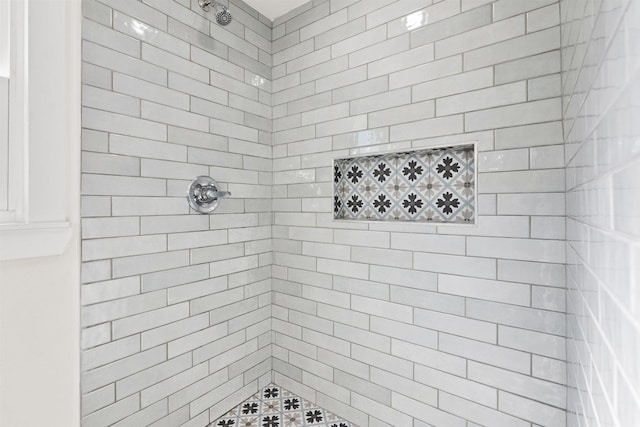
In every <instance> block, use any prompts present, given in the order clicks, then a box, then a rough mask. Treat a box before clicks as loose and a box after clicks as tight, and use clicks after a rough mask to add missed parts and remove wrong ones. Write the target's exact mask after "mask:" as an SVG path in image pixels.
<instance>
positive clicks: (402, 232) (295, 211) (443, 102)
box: [81, 0, 640, 427]
mask: <svg viewBox="0 0 640 427" xmlns="http://www.w3.org/2000/svg"><path fill="white" fill-rule="evenodd" d="M223 3H224V4H225V5H228V7H229V11H230V12H231V14H232V16H233V21H232V22H231V24H229V25H228V26H226V27H222V26H219V25H218V24H216V22H215V18H214V16H212V15H210V14H207V13H205V12H203V11H202V10H201V9H200V8H199V6H198V2H197V0H143V1H131V0H83V2H82V5H83V16H84V18H83V42H82V43H83V44H82V49H83V50H82V56H83V70H82V71H83V75H82V82H83V91H82V104H83V114H82V123H83V135H82V145H83V146H82V150H83V151H82V218H83V220H82V239H83V240H82V260H83V266H82V281H83V284H82V305H83V306H82V319H81V322H82V328H83V329H82V347H83V349H82V385H81V387H82V417H83V418H82V425H83V426H91V427H96V426H111V425H114V426H119V427H122V426H134V427H138V426H143V425H144V426H146V425H153V426H181V425H184V426H189V427H204V426H207V425H208V424H209V423H211V422H213V421H217V420H219V419H221V418H220V417H223V416H224V415H225V414H228V413H229V411H230V410H231V409H232V408H234V407H238V405H240V404H241V402H243V401H245V400H246V399H248V398H250V397H251V396H253V395H255V393H257V392H258V391H260V390H263V389H264V388H266V387H274V386H272V385H271V384H275V385H276V386H277V387H282V388H284V389H286V390H288V391H289V392H290V393H292V394H293V395H295V396H299V397H300V398H301V399H304V400H305V401H307V402H313V404H314V405H319V407H322V408H324V409H323V410H327V411H329V412H331V413H334V414H336V416H337V417H340V418H344V419H345V420H348V422H350V423H353V425H358V426H361V427H363V426H364V427H367V426H368V427H382V426H402V427H405V426H407V427H411V426H413V427H426V426H430V425H431V426H442V427H456V426H461V427H463V426H464V427H470V426H509V427H511V426H526V427H535V426H552V427H557V426H562V427H564V426H577V425H587V423H588V425H617V426H619V427H623V426H627V425H630V424H629V420H634V419H637V417H638V415H637V414H638V410H639V407H640V405H638V395H639V393H640V390H639V389H638V384H640V381H638V369H637V365H635V366H634V362H633V358H631V360H629V357H628V355H625V352H624V351H623V350H621V349H622V348H623V347H622V346H623V345H624V344H623V342H625V340H628V341H630V342H633V343H637V342H638V339H637V337H638V330H637V322H636V323H634V321H633V320H629V319H634V316H636V317H635V318H636V319H637V309H638V308H637V307H638V305H637V304H635V303H634V299H633V298H634V297H635V296H636V294H635V293H634V292H637V290H634V289H633V288H632V287H630V289H626V290H625V289H623V290H619V289H618V288H616V287H615V286H616V285H615V284H616V283H619V282H620V281H621V282H622V283H637V281H638V278H637V276H629V274H636V275H637V272H635V270H634V269H633V262H632V261H631V260H634V259H636V260H637V258H638V253H640V252H639V250H638V246H637V240H635V241H634V240H633V239H632V238H629V236H632V237H637V236H638V233H637V223H636V225H635V226H634V225H633V223H632V222H631V221H629V220H627V218H628V217H627V216H625V215H622V214H619V215H617V216H615V215H614V217H613V218H612V217H609V216H607V215H611V214H610V212H609V211H607V209H608V208H611V211H612V212H618V207H617V206H618V205H615V203H614V205H615V206H616V207H615V209H613V207H611V206H609V205H608V203H610V202H609V200H614V201H615V200H618V199H616V197H619V196H620V195H624V194H637V192H638V189H637V187H635V186H634V184H632V183H633V179H632V178H633V177H634V176H636V177H637V175H634V172H633V171H634V167H637V163H638V160H637V158H635V159H634V157H633V155H634V153H635V152H634V151H633V149H634V147H635V150H636V151H637V145H636V146H634V145H633V142H631V141H629V140H621V142H620V143H619V144H617V145H615V148H610V149H609V148H605V147H599V146H597V143H598V140H597V139H596V138H593V137H592V132H591V131H592V130H593V129H595V128H596V127H597V126H598V125H600V126H601V127H602V126H605V127H606V124H607V123H609V122H611V121H616V120H617V119H619V117H621V116H617V115H616V114H620V115H623V114H624V112H625V111H628V109H629V108H631V107H633V106H634V102H636V103H637V101H638V98H635V99H634V98H633V97H632V96H630V95H629V96H630V97H629V99H627V98H625V97H624V96H623V95H622V94H623V93H627V94H637V93H638V89H637V85H638V83H637V82H638V78H637V74H638V72H637V70H638V69H639V68H640V67H639V63H640V62H639V61H638V52H637V51H634V50H633V49H631V48H630V47H629V46H626V47H625V44H624V42H625V40H628V39H629V38H630V37H633V35H634V34H636V32H637V30H638V28H637V22H640V19H639V17H640V12H638V10H637V9H638V2H635V1H634V2H630V1H623V0H621V1H617V2H613V1H605V0H602V1H596V0H592V1H587V2H584V1H577V0H562V1H560V2H558V1H554V0H533V1H529V0H527V1H524V0H498V1H492V0H440V1H435V0H420V1H415V0H399V1H392V0H360V1H357V0H324V1H322V0H316V1H312V2H309V3H307V4H305V5H304V6H302V7H300V8H298V9H296V10H294V11H292V12H290V13H288V14H287V15H285V16H284V17H282V18H279V19H277V20H276V21H275V22H270V21H269V20H268V19H266V18H265V17H263V16H261V15H260V14H259V13H257V12H256V11H254V10H253V9H252V8H250V7H249V6H247V5H246V4H244V3H242V2H241V1H239V0H238V1H236V0H229V1H228V2H223ZM561 17H562V25H561ZM598 23H604V24H600V25H597V24H598ZM561 28H562V29H563V31H561ZM592 35H593V36H592ZM591 39H593V40H594V41H593V42H592V41H591ZM602 40H604V41H605V42H604V43H603V42H602ZM616 40H617V42H618V44H616ZM587 47H589V49H588V48H587ZM636 47H637V46H636ZM596 48H597V49H599V50H595V49H596ZM625 49H627V50H625ZM621 51H622V52H626V54H625V55H623V57H624V58H626V60H625V62H624V64H622V65H621V64H619V63H618V62H615V61H614V60H613V59H611V63H608V62H607V61H606V58H608V57H609V56H611V57H613V58H619V56H616V55H615V54H616V53H617V52H621ZM609 54H610V55H609ZM585 58H587V59H590V60H592V61H596V62H595V63H591V62H589V61H587V60H586V59H585ZM594 58H597V60H596V59H594ZM598 61H600V62H598ZM612 63H613V65H612ZM594 64H595V65H594ZM600 64H604V65H603V66H602V67H601V68H599V67H598V65H600ZM616 67H619V68H616ZM598 69H603V70H607V71H608V72H610V73H612V75H614V76H618V74H616V73H615V72H614V70H624V73H623V75H624V79H612V78H611V76H609V75H607V76H604V77H603V76H600V75H599V74H598V73H597V72H596V71H594V70H598ZM607 77H609V80H607ZM602 87H608V88H611V87H613V88H615V90H610V91H609V92H606V93H602V91H600V90H597V89H601V88H602ZM591 88H594V90H591V91H589V89H591ZM600 94H602V97H600V98H598V95H600ZM611 105H613V107H611ZM616 112H619V113H616ZM594 117H595V119H594ZM563 118H564V122H563ZM607 120H609V122H607ZM563 129H564V133H563ZM612 129H613V130H615V129H617V128H616V127H615V126H609V127H606V128H605V129H601V128H598V134H601V135H607V136H608V137H610V138H616V140H620V138H621V137H622V135H638V132H637V131H635V130H634V129H629V130H628V131H626V130H625V133H623V134H615V133H613V132H612V131H611V130H612ZM607 130H609V133H608V134H607V132H606V131H607ZM464 144H474V147H475V148H474V151H473V152H474V157H473V160H474V162H473V169H474V170H473V173H474V174H476V173H477V180H475V176H474V185H475V187H474V191H473V199H471V198H470V199H469V200H468V204H469V205H471V204H473V209H474V210H473V215H472V219H473V221H465V220H464V219H465V214H464V210H461V211H460V213H459V214H460V215H462V219H461V220H460V221H459V222H458V223H453V224H446V223H440V222H434V221H427V220H425V221H412V222H402V221H385V220H384V218H383V220H380V218H376V219H377V220H376V221H370V220H369V219H372V218H365V220H364V221H361V220H342V219H335V218H334V208H335V198H334V197H335V196H336V195H335V194H334V185H335V183H334V179H335V178H336V175H335V170H334V161H335V160H336V159H347V158H349V159H354V158H355V159H363V158H367V157H370V158H371V157H375V158H379V156H384V155H387V154H388V153H408V152H417V153H421V152H434V150H437V149H440V148H443V147H456V146H461V145H464ZM625 150H627V151H625ZM596 152H597V153H598V156H597V157H595V158H594V157H593V155H594V153H596ZM605 159H606V160H609V161H610V162H611V164H613V165H616V166H610V167H609V166H605V163H604V162H603V161H604V160H605ZM620 159H628V160H624V161H625V162H626V163H624V167H619V165H621V164H622V162H623V160H620ZM633 162H635V163H633ZM443 164H444V163H443ZM416 166H417V163H416ZM423 167H429V164H428V163H427V164H426V166H423ZM415 169H416V168H415V167H414V171H415ZM425 170H426V169H425ZM396 173H398V171H397V170H396ZM436 173H437V170H436ZM400 174H402V171H400ZM199 175H208V176H212V177H213V178H214V179H216V180H217V181H218V182H219V183H220V184H221V186H222V189H223V190H228V191H230V192H231V193H232V197H231V198H229V199H224V200H222V201H221V202H220V207H219V208H218V209H217V210H216V211H215V212H214V213H213V214H211V215H198V214H196V213H194V212H192V211H190V210H189V207H188V204H187V201H186V199H185V191H186V188H187V186H188V185H189V182H190V181H191V179H193V178H195V177H196V176H199ZM398 178H401V177H400V176H398ZM465 182H467V181H465ZM636 182H637V180H636ZM463 184H464V183H463ZM635 185H637V184H635ZM454 188H455V186H454ZM463 188H464V186H463V187H462V188H461V189H460V190H458V191H459V192H460V191H463ZM565 189H566V190H568V192H566V193H565ZM614 190H615V195H614V194H612V193H614ZM625 192H626V193H625ZM616 195H617V196H616ZM443 200H444V199H443ZM447 200H449V199H447ZM471 200H472V201H473V203H472V202H471ZM565 202H566V206H567V208H566V209H565ZM436 203H437V201H436ZM612 203H613V202H612ZM629 209H631V211H630V214H629V215H630V216H631V217H633V218H637V217H638V215H637V213H638V209H637V206H636V204H632V205H631V207H630V208H629ZM416 213H417V211H416ZM410 214H411V212H409V215H410ZM565 214H566V215H567V216H566V217H565ZM467 216H468V215H467ZM470 218H471V217H470ZM565 221H566V224H568V225H569V227H568V228H566V232H565ZM465 222H466V223H465ZM471 222H473V223H471ZM634 227H636V228H634ZM567 241H568V244H567ZM602 242H604V244H606V245H608V246H607V247H611V248H613V249H614V250H615V251H616V252H615V253H617V254H623V255H624V256H621V257H619V259H621V260H622V259H624V260H629V261H628V264H624V263H623V261H619V263H618V264H615V268H614V269H613V272H611V271H610V270H608V268H609V267H610V265H609V264H607V263H606V262H604V261H602V260H599V259H598V258H592V256H591V255H590V254H589V251H598V250H600V251H601V250H602V249H601V245H602V244H603V243H602ZM565 251H566V252H565ZM594 253H595V252H594ZM607 262H609V263H616V262H618V260H615V259H608V260H607ZM567 265H568V267H569V268H566V266H567ZM566 270H568V273H567V275H565V271H566ZM587 273H588V274H587ZM623 273H628V274H627V275H626V276H623V275H622V274H623ZM567 277H568V278H569V280H568V281H567V280H566V278H567ZM567 287H568V290H569V292H568V293H566V292H565V291H566V289H567ZM594 288H598V289H599V291H598V294H597V295H595V296H594V294H593V289H594ZM618 292H620V293H618ZM598 295H599V296H598ZM625 296H626V299H625ZM594 298H603V300H602V301H601V302H600V303H595V306H598V304H601V305H602V306H604V307H606V312H605V314H606V315H608V316H611V317H606V316H604V315H602V316H601V315H600V313H599V312H597V311H593V310H595V308H594V305H593V304H594V302H593V301H594ZM626 301H628V304H627V303H626ZM616 318H618V319H620V318H621V319H623V320H625V321H627V323H624V324H625V326H626V327H625V328H624V333H623V334H622V335H621V334H619V333H615V334H614V333H613V332H612V331H611V328H614V327H615V325H617V324H618V323H619V320H615V319H616ZM612 319H613V320H612ZM617 322H618V323H617ZM634 328H635V329H634ZM610 335H612V336H613V337H615V339H616V341H615V342H610V341H609V339H608V338H607V337H608V336H610ZM592 337H596V339H595V340H592V339H591V338H592ZM567 338H568V339H567ZM567 341H569V343H568V345H567ZM636 345H637V344H636ZM567 350H568V351H567ZM638 353H639V351H638V349H637V348H636V349H630V350H629V353H628V354H630V355H637V354H638ZM592 372H593V373H594V376H592V375H591V373H592ZM567 380H568V381H567ZM258 401H261V399H258ZM624 417H626V418H624ZM270 421H271V420H270ZM285 425H286V424H285ZM293 425H295V424H293ZM302 425H308V424H302Z"/></svg>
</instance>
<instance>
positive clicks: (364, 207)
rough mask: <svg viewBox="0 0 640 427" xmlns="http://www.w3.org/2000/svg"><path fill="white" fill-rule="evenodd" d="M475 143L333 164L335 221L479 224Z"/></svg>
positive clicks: (343, 160) (387, 154) (342, 160)
mask: <svg viewBox="0 0 640 427" xmlns="http://www.w3.org/2000/svg"><path fill="white" fill-rule="evenodd" d="M475 157H476V156H475V144H474V143H469V144H464V145H458V146H449V147H437V148H428V149H422V150H415V151H403V152H395V153H386V154H377V155H368V156H361V157H351V158H342V159H336V160H334V167H333V169H334V177H333V178H334V180H333V182H334V196H333V200H334V209H333V212H334V218H335V219H338V220H356V221H406V222H434V223H466V224H474V223H475V220H476V168H475Z"/></svg>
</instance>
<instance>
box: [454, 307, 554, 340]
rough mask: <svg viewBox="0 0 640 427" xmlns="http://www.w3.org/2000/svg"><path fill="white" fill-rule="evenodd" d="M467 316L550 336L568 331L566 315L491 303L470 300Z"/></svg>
mask: <svg viewBox="0 0 640 427" xmlns="http://www.w3.org/2000/svg"><path fill="white" fill-rule="evenodd" d="M467 316H468V317H470V318H473V319H479V320H484V321H488V322H495V323H499V324H501V325H507V326H514V327H519V328H523V329H529V330H533V331H538V332H546V333H549V334H558V335H561V334H564V333H565V329H566V325H565V323H564V322H565V315H564V313H557V312H552V311H545V310H540V309H535V308H528V307H520V306H515V305H509V304H503V303H497V302H491V301H481V300H468V301H467Z"/></svg>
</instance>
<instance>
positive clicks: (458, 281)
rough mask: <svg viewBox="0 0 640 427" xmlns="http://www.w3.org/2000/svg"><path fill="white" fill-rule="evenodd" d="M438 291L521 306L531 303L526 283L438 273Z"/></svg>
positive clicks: (529, 291) (529, 289) (529, 290)
mask: <svg viewBox="0 0 640 427" xmlns="http://www.w3.org/2000/svg"><path fill="white" fill-rule="evenodd" d="M438 291H439V292H444V293H449V294H453V295H460V296H464V297H471V298H478V299H486V300H489V301H500V302H505V303H508V304H515V305H522V306H529V305H530V303H531V297H530V294H531V288H530V286H528V285H522V284H518V283H510V282H501V281H496V280H484V279H478V278H473V277H463V276H452V275H446V274H439V275H438Z"/></svg>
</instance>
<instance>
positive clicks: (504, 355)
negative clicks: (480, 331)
mask: <svg viewBox="0 0 640 427" xmlns="http://www.w3.org/2000/svg"><path fill="white" fill-rule="evenodd" d="M438 349H439V350H440V351H444V352H446V353H450V354H455V355H457V356H461V357H464V358H465V359H468V360H476V361H479V362H483V363H487V364H489V365H493V366H497V367H500V368H505V369H509V370H512V371H516V372H520V373H523V374H527V375H529V374H530V373H531V355H530V354H528V353H525V352H523V351H515V350H511V349H507V348H503V347H500V346H495V345H493V344H487V343H483V342H479V341H475V340H469V339H466V338H461V337H457V336H455V335H448V334H442V333H441V334H439V337H438ZM474 400H476V401H477V400H478V399H474ZM490 406H493V407H495V401H494V403H493V404H492V405H490Z"/></svg>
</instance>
